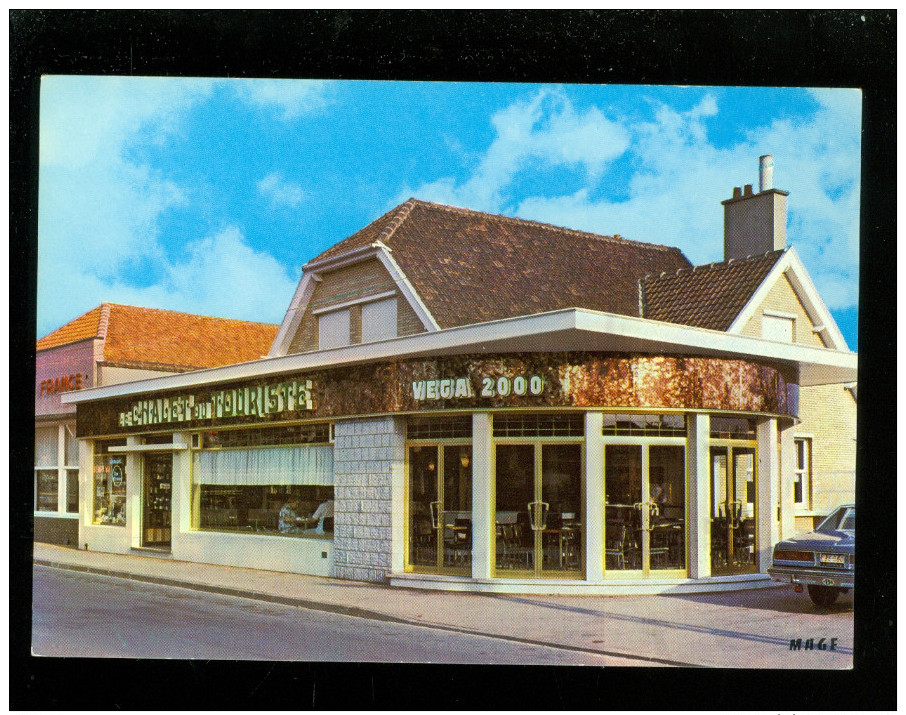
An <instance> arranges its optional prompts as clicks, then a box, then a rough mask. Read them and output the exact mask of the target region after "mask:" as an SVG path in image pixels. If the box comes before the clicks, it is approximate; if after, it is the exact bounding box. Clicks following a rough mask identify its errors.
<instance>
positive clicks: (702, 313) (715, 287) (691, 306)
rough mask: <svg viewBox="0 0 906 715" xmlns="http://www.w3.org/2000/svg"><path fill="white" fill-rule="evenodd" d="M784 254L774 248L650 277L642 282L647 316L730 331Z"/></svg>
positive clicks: (643, 300)
mask: <svg viewBox="0 0 906 715" xmlns="http://www.w3.org/2000/svg"><path fill="white" fill-rule="evenodd" d="M783 253H784V252H783V251H771V252H770V253H765V254H764V255H761V256H750V257H749V258H744V259H738V260H731V261H724V262H723V263H710V264H708V265H704V266H696V267H695V268H693V269H691V270H688V269H687V270H681V271H674V272H670V273H665V274H662V275H650V276H646V277H645V278H644V279H642V281H641V293H642V303H643V306H644V308H643V314H644V317H646V318H651V319H652V320H663V321H665V322H668V323H680V324H682V325H690V326H694V327H698V328H710V329H711V330H727V328H729V327H730V325H732V323H733V320H734V319H735V318H736V316H737V315H739V312H740V311H741V310H742V309H743V308H744V307H745V305H746V303H748V301H749V299H750V298H751V297H752V294H753V293H754V292H755V291H756V289H757V288H758V286H760V285H761V282H762V281H763V280H764V279H765V278H766V277H767V275H768V273H770V272H771V269H772V268H773V267H774V265H775V264H776V263H777V261H778V260H779V259H780V257H781V256H782V255H783Z"/></svg>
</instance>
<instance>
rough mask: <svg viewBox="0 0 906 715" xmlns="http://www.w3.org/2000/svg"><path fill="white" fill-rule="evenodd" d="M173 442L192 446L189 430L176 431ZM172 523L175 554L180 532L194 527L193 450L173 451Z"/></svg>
mask: <svg viewBox="0 0 906 715" xmlns="http://www.w3.org/2000/svg"><path fill="white" fill-rule="evenodd" d="M173 442H174V443H177V444H180V443H181V444H186V445H189V446H190V447H191V446H192V435H191V434H190V433H189V432H174V433H173ZM170 493H171V494H172V497H171V498H172V502H171V503H170V512H171V524H172V526H171V527H170V549H171V551H172V552H173V553H174V554H175V553H176V552H177V550H178V549H179V546H180V538H179V537H180V534H185V533H187V532H188V531H191V529H192V450H191V449H181V450H178V451H174V452H173V473H172V486H171V488H170Z"/></svg>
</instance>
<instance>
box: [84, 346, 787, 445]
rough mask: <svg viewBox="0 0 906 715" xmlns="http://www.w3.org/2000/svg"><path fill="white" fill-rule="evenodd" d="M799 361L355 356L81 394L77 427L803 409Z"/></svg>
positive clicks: (96, 430)
mask: <svg viewBox="0 0 906 715" xmlns="http://www.w3.org/2000/svg"><path fill="white" fill-rule="evenodd" d="M795 377H796V376H795V372H794V371H792V370H785V369H782V368H778V367H775V366H772V365H765V364H760V363H758V362H755V361H752V360H739V359H725V358H710V357H677V356H669V355H661V356H659V355H626V354H614V353H591V352H585V353H539V354H530V353H527V354H526V353H524V354H518V355H451V356H444V357H437V358H428V359H424V358H422V359H411V360H391V361H387V362H383V363H375V364H368V365H352V366H346V367H341V368H332V369H329V370H320V371H317V372H311V373H307V374H297V375H293V376H292V377H289V376H287V377H284V378H283V381H282V382H279V383H275V382H271V381H269V380H268V379H267V378H257V379H250V380H246V381H243V382H236V383H232V384H217V385H207V386H199V387H198V388H196V389H195V390H193V393H192V394H185V393H182V394H181V393H175V392H170V393H165V392H158V393H149V394H146V395H143V396H142V397H141V399H135V398H115V399H110V400H99V401H95V402H86V403H81V404H79V407H78V411H77V416H76V432H77V435H78V436H79V437H91V436H98V435H116V434H124V433H125V434H128V433H135V432H143V431H155V430H167V429H168V428H169V429H172V427H171V425H176V424H179V427H180V429H184V430H196V429H210V428H212V427H223V426H251V425H263V424H269V423H277V422H292V421H294V420H301V419H306V420H307V419H315V420H322V419H324V420H330V419H342V418H344V417H347V416H353V415H373V414H387V413H406V412H420V411H431V412H434V411H440V410H468V409H483V410H485V409H491V410H494V409H557V408H585V407H588V408H597V407H610V408H617V407H618V408H645V409H649V410H651V409H655V408H656V409H658V410H661V409H695V410H720V411H734V412H751V413H763V414H764V413H767V414H786V415H796V414H797V411H798V385H797V384H796V382H795Z"/></svg>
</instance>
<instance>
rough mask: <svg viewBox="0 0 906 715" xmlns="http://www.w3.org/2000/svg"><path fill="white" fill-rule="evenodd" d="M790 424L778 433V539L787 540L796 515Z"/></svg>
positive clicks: (790, 534)
mask: <svg viewBox="0 0 906 715" xmlns="http://www.w3.org/2000/svg"><path fill="white" fill-rule="evenodd" d="M795 429H796V426H795V425H794V424H790V425H789V426H788V427H787V428H786V429H783V430H781V431H780V538H781V539H788V538H790V537H791V536H793V535H794V534H795V533H796V515H795V513H794V509H795V506H794V504H793V478H794V477H795V475H796V445H795V444H794V442H793V432H794V431H795Z"/></svg>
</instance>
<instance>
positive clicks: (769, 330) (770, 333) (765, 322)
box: [761, 315, 793, 343]
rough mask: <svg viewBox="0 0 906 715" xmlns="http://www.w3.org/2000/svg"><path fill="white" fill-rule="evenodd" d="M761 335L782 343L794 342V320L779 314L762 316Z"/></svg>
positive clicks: (766, 338)
mask: <svg viewBox="0 0 906 715" xmlns="http://www.w3.org/2000/svg"><path fill="white" fill-rule="evenodd" d="M761 337H763V338H764V339H765V340H776V341H778V342H782V343H791V342H793V320H792V319H791V318H781V317H780V316H777V315H763V316H761Z"/></svg>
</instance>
